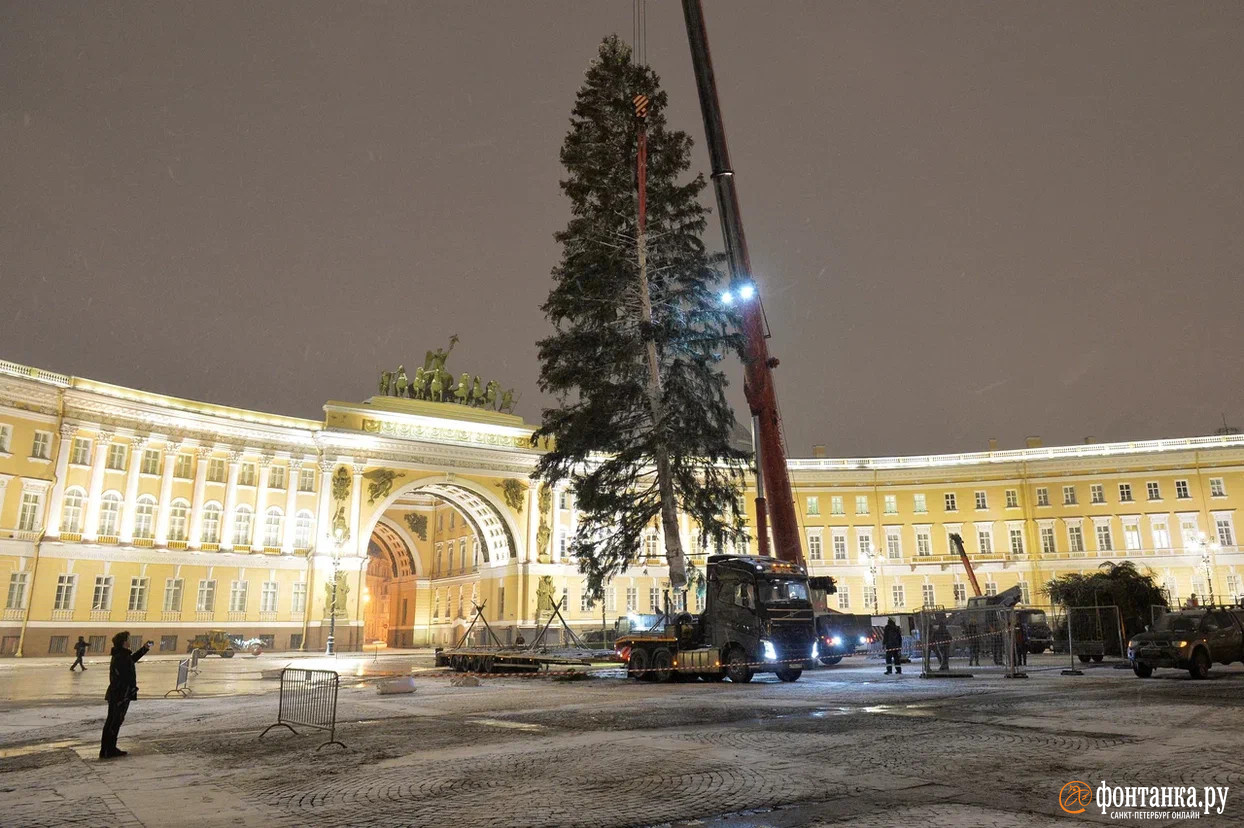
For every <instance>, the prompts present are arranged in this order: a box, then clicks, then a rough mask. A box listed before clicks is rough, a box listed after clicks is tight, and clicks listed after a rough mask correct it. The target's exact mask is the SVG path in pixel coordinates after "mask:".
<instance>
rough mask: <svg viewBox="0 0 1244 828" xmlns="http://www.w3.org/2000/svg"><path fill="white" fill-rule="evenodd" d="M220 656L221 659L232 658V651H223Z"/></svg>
mask: <svg viewBox="0 0 1244 828" xmlns="http://www.w3.org/2000/svg"><path fill="white" fill-rule="evenodd" d="M220 656H221V658H233V650H225V651H224V652H223V653H221V654H220Z"/></svg>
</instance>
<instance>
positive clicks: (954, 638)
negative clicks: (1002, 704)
mask: <svg viewBox="0 0 1244 828" xmlns="http://www.w3.org/2000/svg"><path fill="white" fill-rule="evenodd" d="M919 629H920V640H919V645H918V646H919V651H920V652H919V655H920V660H921V672H920V675H921V677H922V678H970V677H972V676H974V675H978V674H991V673H992V674H995V675H1001V676H1006V677H1007V678H1022V677H1024V676H1025V675H1026V674H1025V673H1024V672H1023V666H1024V664H1026V663H1027V660H1028V658H1027V656H1028V653H1027V650H1026V645H1025V643H1024V642H1023V640H1022V639H1020V638H1017V635H1016V633H1017V630H1016V623H1015V612H1014V610H1011V609H1007V608H1001V607H973V608H960V609H953V610H946V609H941V608H936V607H935V608H932V609H929V608H926V609H923V610H921V611H920V615H919Z"/></svg>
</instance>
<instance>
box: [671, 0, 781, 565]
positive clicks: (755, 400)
mask: <svg viewBox="0 0 1244 828" xmlns="http://www.w3.org/2000/svg"><path fill="white" fill-rule="evenodd" d="M682 9H683V18H684V19H685V20H686V24H687V41H688V43H689V45H690V47H691V65H692V67H693V69H694V70H695V85H696V89H697V91H698V92H699V96H700V112H701V114H702V115H703V116H704V132H705V138H706V139H707V141H706V142H707V145H708V155H709V159H710V161H711V163H712V179H713V189H714V191H715V192H716V195H717V212H718V215H720V216H721V232H722V235H723V236H724V237H725V243H726V260H727V262H728V263H729V265H730V289H729V291H728V292H727V293H726V294H725V295H724V296H723V297H722V299H723V301H725V302H737V303H738V306H739V310H740V314H741V316H742V319H743V332H744V334H745V335H746V337H747V354H746V361H745V366H744V370H745V372H746V375H745V380H744V385H743V390H744V392H745V393H746V395H747V405H748V408H749V409H750V410H751V415H752V427H753V429H754V431H755V433H756V445H755V448H756V534H757V540H758V542H759V544H760V554H761V555H768V554H770V552H769V539H768V532H767V531H766V526H767V524H772V527H773V544H774V546H775V547H777V548H776V549H775V550H774V554H775V555H776V557H777V558H779V559H780V560H783V561H788V562H790V563H795V564H801V565H802V564H803V548H802V546H801V543H800V538H799V523H798V520H797V518H796V517H795V499H794V497H793V496H792V494H791V488H790V473H789V471H788V470H787V468H786V446H785V442H784V441H783V439H782V418H781V415H780V414H779V412H778V406H777V391H776V390H775V388H774V385H773V369H774V368H775V367H776V366H777V364H778V361H777V359H776V358H774V357H771V356H770V355H769V346H768V343H767V342H766V341H765V318H764V309H763V308H762V307H761V304H760V294H759V291H758V289H757V286H756V283H755V278H754V276H753V274H752V265H751V258H750V257H749V255H748V252H747V240H746V238H745V237H744V235H743V218H742V216H741V215H740V213H739V197H738V193H737V192H736V191H735V187H734V170H732V169H731V168H730V152H729V150H728V149H727V148H726V131H725V126H724V125H723V124H722V119H721V104H720V102H719V101H718V100H717V82H716V78H715V77H714V75H713V61H712V56H711V55H710V54H709V49H708V30H707V29H706V28H705V25H704V9H703V7H702V5H701V3H700V0H683V4H682Z"/></svg>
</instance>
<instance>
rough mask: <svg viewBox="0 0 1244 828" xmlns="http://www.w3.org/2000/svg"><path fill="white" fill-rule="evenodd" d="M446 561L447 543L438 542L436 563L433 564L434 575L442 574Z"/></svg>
mask: <svg viewBox="0 0 1244 828" xmlns="http://www.w3.org/2000/svg"><path fill="white" fill-rule="evenodd" d="M444 561H445V544H443V543H438V544H437V545H436V558H435V562H434V563H433V565H432V574H433V575H440V574H441V571H442V570H443V569H444V566H443V563H444Z"/></svg>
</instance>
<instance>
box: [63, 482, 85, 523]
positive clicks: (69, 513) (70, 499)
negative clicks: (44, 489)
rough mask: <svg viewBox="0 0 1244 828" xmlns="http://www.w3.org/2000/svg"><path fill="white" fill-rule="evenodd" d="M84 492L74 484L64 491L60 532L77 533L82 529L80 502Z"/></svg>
mask: <svg viewBox="0 0 1244 828" xmlns="http://www.w3.org/2000/svg"><path fill="white" fill-rule="evenodd" d="M85 494H86V493H85V492H84V491H82V489H79V488H78V487H76V486H75V487H74V488H72V489H69V490H68V491H66V492H65V503H64V506H63V507H62V508H61V517H60V530H61V532H71V533H73V534H77V533H79V532H81V531H82V504H83V501H84V499H85V498H84V495H85Z"/></svg>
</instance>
